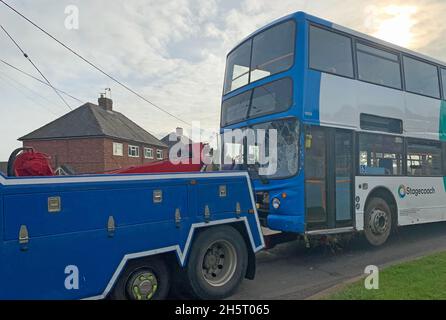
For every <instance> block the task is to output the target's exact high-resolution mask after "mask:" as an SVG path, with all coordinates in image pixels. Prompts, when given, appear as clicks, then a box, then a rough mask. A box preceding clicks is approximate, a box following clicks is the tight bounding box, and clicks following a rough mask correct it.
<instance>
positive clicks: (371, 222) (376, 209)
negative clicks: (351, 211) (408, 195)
mask: <svg viewBox="0 0 446 320" xmlns="http://www.w3.org/2000/svg"><path fill="white" fill-rule="evenodd" d="M391 230H392V211H391V210H390V208H389V205H388V204H387V202H386V201H385V200H383V199H381V198H372V199H371V200H370V202H369V203H368V205H367V208H366V210H365V215H364V233H365V237H366V239H367V241H368V242H369V243H370V244H371V245H373V246H380V245H382V244H384V243H385V242H386V241H387V238H388V237H389V235H390V232H391Z"/></svg>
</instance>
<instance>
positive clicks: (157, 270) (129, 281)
mask: <svg viewBox="0 0 446 320" xmlns="http://www.w3.org/2000/svg"><path fill="white" fill-rule="evenodd" d="M169 289H170V273H169V271H168V269H167V266H166V264H165V262H164V261H163V260H161V259H159V258H150V259H146V260H134V261H132V260H131V261H128V262H127V265H126V267H125V270H124V271H123V273H122V274H121V276H120V277H119V280H118V282H117V283H116V286H115V288H114V289H113V292H112V294H111V297H110V298H111V299H113V300H163V299H165V298H166V297H167V295H168V293H169Z"/></svg>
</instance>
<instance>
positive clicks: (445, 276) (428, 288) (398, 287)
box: [324, 252, 446, 300]
mask: <svg viewBox="0 0 446 320" xmlns="http://www.w3.org/2000/svg"><path fill="white" fill-rule="evenodd" d="M324 299H328V300H413V299H417V300H423V299H425V300H427V299H429V300H446V252H443V253H439V254H434V255H431V256H427V257H424V258H420V259H417V260H414V261H410V262H405V263H401V264H398V265H395V266H392V267H389V268H386V269H384V270H382V271H380V273H379V289H377V290H367V289H365V287H364V279H362V280H360V281H358V282H355V283H352V284H349V285H347V286H345V287H344V288H342V289H340V290H339V291H337V292H335V293H332V294H330V295H329V296H327V297H324Z"/></svg>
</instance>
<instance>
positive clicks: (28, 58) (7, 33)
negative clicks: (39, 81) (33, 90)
mask: <svg viewBox="0 0 446 320" xmlns="http://www.w3.org/2000/svg"><path fill="white" fill-rule="evenodd" d="M0 27H1V28H2V30H3V31H4V32H5V33H6V35H7V36H8V37H9V39H11V41H12V42H13V43H14V44H15V46H16V47H17V48H18V49H19V50H20V52H21V53H22V54H23V56H24V57H25V58H26V59H27V60H28V61H29V62H30V63H31V64H32V66H33V67H34V68H35V69H36V70H37V72H39V74H40V75H41V76H42V78H43V79H45V81H46V82H47V83H48V85H49V86H50V87H51V88H53V90H54V92H55V93H56V94H57V95H58V96H59V98H60V99H61V100H62V101H63V102H64V103H65V105H66V106H67V107H68V108H69V109H70V110H73V108H71V106H70V105H69V104H68V102H67V101H66V100H65V99H64V97H62V95H61V94H60V93H59V92H58V91H57V90H56V89H55V88H54V86H53V85H52V84H51V82H50V81H49V80H48V79H47V78H46V77H45V76H44V74H43V73H42V71H40V69H39V68H38V67H37V66H36V65H35V64H34V62H33V61H32V60H31V58H30V57H29V56H28V54H26V53H25V51H23V49H22V48H21V47H20V45H19V44H18V43H17V41H15V40H14V38H13V37H12V36H11V35H10V34H9V32H8V31H6V29H5V28H4V27H3V26H2V25H0Z"/></svg>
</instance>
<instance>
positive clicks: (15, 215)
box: [0, 172, 264, 300]
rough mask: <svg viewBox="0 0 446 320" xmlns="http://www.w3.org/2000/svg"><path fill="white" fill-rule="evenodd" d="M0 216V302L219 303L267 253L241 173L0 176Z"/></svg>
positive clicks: (246, 181) (245, 178)
mask: <svg viewBox="0 0 446 320" xmlns="http://www.w3.org/2000/svg"><path fill="white" fill-rule="evenodd" d="M0 216H1V219H0V239H1V241H0V299H102V298H110V299H134V300H150V299H163V298H166V297H167V296H168V294H169V292H174V293H186V294H188V295H189V297H192V298H199V299H221V298H225V297H228V296H230V295H231V294H232V293H233V292H234V291H235V290H236V289H237V287H238V285H239V284H240V282H241V281H242V280H243V279H244V278H249V279H252V278H253V277H254V274H255V252H257V251H259V250H261V249H262V248H263V247H264V242H263V241H264V240H263V237H262V233H261V229H260V224H259V219H258V216H257V210H256V205H255V200H254V196H253V191H252V186H251V181H250V179H249V176H248V174H247V173H246V172H209V173H205V172H203V173H175V174H136V175H92V176H69V177H27V178H17V177H4V176H0Z"/></svg>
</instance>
